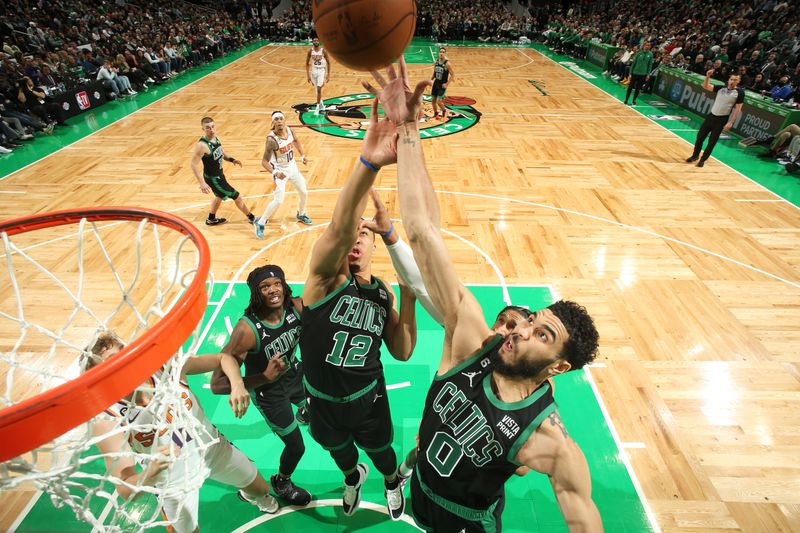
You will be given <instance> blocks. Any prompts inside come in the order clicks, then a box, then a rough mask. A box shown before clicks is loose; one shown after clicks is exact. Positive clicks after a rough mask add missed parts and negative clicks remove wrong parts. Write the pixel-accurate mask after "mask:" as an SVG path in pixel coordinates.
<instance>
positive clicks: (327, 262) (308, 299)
mask: <svg viewBox="0 0 800 533" xmlns="http://www.w3.org/2000/svg"><path fill="white" fill-rule="evenodd" d="M395 137H396V134H395V128H394V125H393V124H392V123H391V122H389V121H388V120H385V119H384V120H378V102H377V101H375V102H373V104H372V115H371V117H370V125H369V128H368V129H367V134H366V135H365V137H364V142H363V143H362V145H361V157H360V158H359V161H357V162H356V166H355V168H354V169H353V171H352V172H351V173H350V177H349V178H348V180H347V182H346V183H345V185H344V187H343V188H342V192H341V193H339V198H337V200H336V206H335V207H334V209H333V217H332V219H331V223H330V224H329V225H328V227H327V228H326V229H325V232H324V233H323V234H322V236H321V237H320V238H319V239H318V240H317V242H316V243H315V244H314V248H313V249H312V251H311V262H310V265H309V266H310V273H309V278H308V282H307V283H306V285H305V287H304V288H303V303H304V304H305V305H310V304H312V303H315V302H317V301H319V300H321V299H322V298H324V297H325V296H326V295H327V294H328V292H329V289H331V288H332V287H331V285H332V284H333V283H334V282H335V280H336V276H337V275H338V274H344V275H347V265H346V264H345V259H346V257H347V253H348V252H349V251H350V248H351V247H352V246H353V243H355V241H356V232H357V229H358V224H359V220H360V219H361V214H362V213H363V212H364V207H365V206H366V202H367V191H369V189H370V187H372V184H373V183H374V182H375V177H376V176H377V175H378V170H379V169H380V168H381V167H383V166H386V165H391V164H393V163H395V161H396V160H397V152H396V146H395Z"/></svg>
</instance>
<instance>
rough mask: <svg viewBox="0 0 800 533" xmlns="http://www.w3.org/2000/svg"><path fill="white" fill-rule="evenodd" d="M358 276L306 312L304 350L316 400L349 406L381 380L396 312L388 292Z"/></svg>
mask: <svg viewBox="0 0 800 533" xmlns="http://www.w3.org/2000/svg"><path fill="white" fill-rule="evenodd" d="M371 281H372V283H370V284H369V285H361V284H360V283H358V281H356V278H355V276H352V275H351V276H349V277H348V278H347V281H345V282H344V283H343V284H342V285H340V286H339V287H337V288H336V289H335V290H334V291H333V292H332V293H330V294H329V295H328V296H326V297H325V298H323V299H322V300H320V301H318V302H316V303H314V304H312V305H309V306H305V307H304V308H303V333H302V334H301V335H300V350H301V351H302V353H303V372H304V382H305V384H306V389H307V390H308V392H309V393H310V394H311V395H312V396H316V397H317V398H323V399H326V400H329V401H334V402H336V401H338V402H345V401H349V400H352V399H355V398H357V397H358V395H359V394H364V393H366V392H367V391H369V390H370V389H371V388H372V387H374V386H375V384H376V383H377V382H378V380H380V379H381V378H382V376H383V365H382V364H381V351H380V350H381V341H382V339H383V332H384V327H385V326H386V322H387V321H388V319H389V316H390V313H391V312H392V306H391V302H390V300H389V298H390V297H389V291H388V289H387V288H386V285H384V284H383V282H382V281H381V280H379V279H378V278H376V277H374V276H373V277H372V280H371Z"/></svg>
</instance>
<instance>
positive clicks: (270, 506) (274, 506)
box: [237, 490, 281, 514]
mask: <svg viewBox="0 0 800 533" xmlns="http://www.w3.org/2000/svg"><path fill="white" fill-rule="evenodd" d="M237 494H238V495H239V499H240V500H242V501H243V502H247V503H249V504H252V505H255V506H256V507H258V510H259V511H261V512H262V513H269V514H275V513H277V512H278V509H280V508H281V506H280V505H279V504H278V500H276V499H275V498H274V497H273V496H272V495H271V494H269V493H264V494H262V495H261V496H256V497H255V498H253V497H251V496H250V495H249V494H247V493H246V492H245V491H243V490H240V491H239V492H238V493H237Z"/></svg>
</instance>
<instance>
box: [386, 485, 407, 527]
mask: <svg viewBox="0 0 800 533" xmlns="http://www.w3.org/2000/svg"><path fill="white" fill-rule="evenodd" d="M384 494H385V495H386V508H387V509H389V517H390V518H391V519H392V520H394V521H395V522H396V521H398V520H400V518H401V517H402V516H403V511H404V510H405V508H406V497H405V495H404V494H403V485H401V484H400V480H399V479H398V480H397V486H396V487H395V488H393V489H391V490H390V489H386V490H385V492H384Z"/></svg>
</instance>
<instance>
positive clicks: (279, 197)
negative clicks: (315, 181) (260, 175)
mask: <svg viewBox="0 0 800 533" xmlns="http://www.w3.org/2000/svg"><path fill="white" fill-rule="evenodd" d="M278 170H280V171H281V172H283V173H284V174H286V178H284V179H277V178H275V177H273V178H272V181H273V183H274V185H275V192H274V196H275V201H276V202H278V203H279V204H280V203H282V202H283V197H284V195H285V194H286V182H287V181H288V182H291V183H292V185H294V187H295V189H297V192H298V193H299V194H300V195H301V196H302V195H305V194H307V193H308V190H307V188H306V178H305V176H303V174H302V172H300V169H299V168H297V163H295V162H294V161H292V162H291V163H289V164H288V165H285V166H280V167H278Z"/></svg>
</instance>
